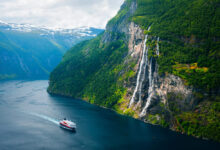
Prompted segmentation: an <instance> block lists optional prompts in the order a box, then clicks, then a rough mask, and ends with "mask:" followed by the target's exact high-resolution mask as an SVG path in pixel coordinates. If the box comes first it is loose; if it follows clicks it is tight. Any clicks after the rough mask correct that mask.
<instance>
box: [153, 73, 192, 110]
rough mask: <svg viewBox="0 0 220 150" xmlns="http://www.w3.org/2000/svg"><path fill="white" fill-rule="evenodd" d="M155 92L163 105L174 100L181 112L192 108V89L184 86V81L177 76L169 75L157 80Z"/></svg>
mask: <svg viewBox="0 0 220 150" xmlns="http://www.w3.org/2000/svg"><path fill="white" fill-rule="evenodd" d="M155 91H156V93H157V94H158V96H159V98H160V101H161V102H162V103H164V104H168V103H169V100H170V101H171V100H174V101H175V102H176V103H178V105H180V107H181V110H183V111H185V110H190V109H192V107H193V104H194V98H193V88H192V87H190V86H186V85H184V81H183V80H182V79H181V78H179V77H177V76H174V75H171V74H169V75H166V76H165V77H162V78H159V82H158V84H157V88H156V89H155ZM168 105H169V104H168Z"/></svg>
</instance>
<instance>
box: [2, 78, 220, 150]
mask: <svg viewBox="0 0 220 150" xmlns="http://www.w3.org/2000/svg"><path fill="white" fill-rule="evenodd" d="M47 86H48V81H47V80H40V81H4V82H0V133H1V136H0V149H1V150H11V149H16V150H29V149H32V150H35V149H46V150H47V149H48V150H60V149H74V150H81V149H85V150H93V149H94V150H97V149H98V150H99V149H100V150H104V149H107V150H108V149H109V150H112V149H122V150H123V149H126V150H127V149H135V150H138V149H141V150H142V149H146V150H154V149H163V150H177V149H184V150H185V149H187V150H189V149H193V150H196V149H200V150H202V149H204V150H206V149H209V150H212V149H219V148H220V145H219V144H218V143H215V142H211V141H205V140H200V139H196V138H193V137H190V136H185V135H181V134H179V133H176V132H172V131H170V130H168V129H164V128H160V127H158V126H152V125H149V124H145V123H143V122H141V121H139V120H135V119H132V118H129V117H125V116H121V115H118V114H116V113H115V112H113V111H111V110H108V109H103V108H100V107H98V106H95V105H91V104H88V103H86V102H84V101H81V100H76V99H70V98H64V97H59V96H51V95H49V94H48V93H47V92H46V89H47ZM63 117H67V118H68V119H70V120H72V121H74V122H75V123H76V124H77V130H76V132H69V131H66V130H64V129H62V128H60V127H59V125H58V121H59V120H60V119H62V118H63Z"/></svg>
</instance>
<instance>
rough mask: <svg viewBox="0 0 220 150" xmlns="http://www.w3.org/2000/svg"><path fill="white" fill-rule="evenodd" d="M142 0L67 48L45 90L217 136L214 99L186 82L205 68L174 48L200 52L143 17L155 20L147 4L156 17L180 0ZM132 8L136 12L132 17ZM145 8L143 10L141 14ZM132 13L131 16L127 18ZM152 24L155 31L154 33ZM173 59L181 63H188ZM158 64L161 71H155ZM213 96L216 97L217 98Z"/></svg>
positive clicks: (131, 0)
mask: <svg viewBox="0 0 220 150" xmlns="http://www.w3.org/2000/svg"><path fill="white" fill-rule="evenodd" d="M148 2H149V1H138V0H137V1H136V0H127V1H125V3H124V4H123V6H122V7H121V10H120V11H119V12H118V14H117V15H116V17H114V18H113V19H112V20H110V21H109V23H108V25H107V27H106V31H105V32H104V33H103V34H101V35H100V36H98V37H97V38H95V39H94V40H91V41H87V42H83V43H80V44H78V45H77V46H75V47H73V48H72V50H70V51H69V52H68V53H67V54H66V55H65V56H64V58H63V60H62V62H61V63H60V65H59V66H58V67H57V68H56V69H55V70H54V71H53V72H52V74H51V76H50V86H49V88H48V91H49V92H50V93H54V94H60V95H65V96H70V97H77V98H82V99H84V100H86V101H88V102H90V103H92V104H97V105H100V106H104V107H108V108H111V109H113V110H115V111H117V112H118V113H121V114H124V115H129V116H132V117H134V118H138V119H140V120H143V121H145V122H148V123H151V124H156V125H161V126H164V127H169V128H171V129H173V130H175V131H179V132H182V133H186V134H189V135H193V136H199V137H208V138H211V139H215V140H219V139H220V138H219V135H218V134H216V132H215V131H219V128H218V127H219V121H215V120H218V119H219V108H220V107H219V102H211V101H208V100H206V99H209V98H210V97H209V96H204V95H206V94H203V93H202V94H201V92H198V91H199V90H198V88H196V87H195V86H192V83H196V84H197V81H200V79H201V78H199V77H200V75H205V73H206V72H207V70H208V69H207V67H198V66H197V63H195V62H194V60H196V59H197V58H191V56H188V55H187V56H185V55H184V53H183V52H182V51H179V50H180V49H181V50H185V51H187V52H191V51H192V54H194V52H200V48H199V49H198V51H197V49H196V48H197V47H196V46H194V45H192V47H190V46H191V45H190V46H189V45H184V43H182V41H178V40H179V39H178V38H173V35H174V34H171V35H164V33H166V32H165V31H161V32H159V31H160V29H159V28H158V26H159V23H158V22H157V24H156V23H154V22H153V23H150V21H149V20H147V18H149V19H152V20H153V21H158V20H154V18H151V17H152V16H150V15H151V13H152V12H148V9H152V8H155V9H156V8H157V7H152V8H151V5H153V4H154V5H155V6H156V5H157V6H158V8H161V10H160V11H159V12H157V10H158V9H156V10H154V9H153V11H155V12H154V13H157V15H158V16H157V17H158V18H159V20H160V19H161V18H160V17H161V16H160V15H163V13H162V14H161V11H162V10H163V9H164V10H167V7H171V6H172V5H174V6H175V5H176V4H178V7H177V8H182V5H181V4H182V1H178V3H176V2H175V3H174V2H173V1H170V2H169V3H168V5H167V6H166V4H164V5H163V4H162V3H161V1H156V0H155V1H153V2H152V3H153V4H152V3H149V4H148ZM154 2H155V3H154ZM189 2H190V1H187V2H186V3H187V4H188V3H189ZM138 3H139V8H138ZM141 4H143V5H141ZM171 4H172V5H171ZM142 6H143V8H142ZM148 6H149V8H148ZM190 6H191V5H190ZM144 7H147V9H145V8H144ZM170 9H171V8H170ZM140 10H141V11H140ZM137 11H139V13H140V14H138V15H137V14H136V12H137ZM145 12H148V13H146V14H145V15H143V14H144V13H145ZM175 12H176V9H175ZM133 15H136V17H135V18H132V16H133ZM141 15H143V16H141ZM169 15H170V14H168V15H167V16H169ZM172 15H173V14H172ZM149 16H150V17H149ZM167 16H165V17H167ZM172 19H173V18H172ZM135 20H136V21H135ZM137 20H138V21H137ZM152 20H151V21H152ZM160 21H161V20H160ZM172 21H173V20H172ZM181 21H182V20H181ZM137 22H140V23H139V24H138V23H137ZM164 22H165V23H164ZM164 22H162V23H161V24H162V25H161V27H164V26H163V25H164V24H166V23H167V22H166V20H165V21H164ZM163 23H164V24H163ZM140 24H142V26H140ZM143 25H144V26H143ZM146 25H148V27H145V26H146ZM155 26H157V27H156V29H158V31H155ZM167 26H168V27H169V25H167ZM172 27H173V26H172ZM172 27H169V28H167V29H169V30H171V29H170V28H172ZM153 30H154V31H153ZM171 31H172V33H174V31H173V30H171ZM166 34H168V33H166ZM178 34H179V33H178ZM178 34H177V35H178ZM159 36H160V37H159ZM176 48H177V49H178V50H177V49H176ZM177 52H178V53H177ZM176 53H177V55H176ZM173 55H175V57H174V58H172V56H173ZM182 56H184V59H182ZM166 57H167V58H166ZM176 58H178V59H176ZM169 60H171V61H172V62H169ZM175 61H177V62H175ZM178 61H179V62H182V63H185V61H187V63H188V64H181V63H178ZM190 61H192V62H190ZM189 63H190V64H189ZM159 64H162V65H159ZM175 64H176V65H175ZM162 67H163V69H162V70H163V73H161V70H160V69H161V68H162ZM173 67H175V68H174V69H173ZM164 68H165V69H164ZM166 68H167V69H168V70H166ZM175 69H179V70H175ZM181 69H182V70H181ZM175 71H176V72H175ZM184 71H185V72H184ZM181 73H183V74H181ZM188 73H189V74H188ZM200 73H201V74H200ZM174 74H176V75H174ZM178 75H179V76H178ZM190 75H193V77H194V78H191V76H190ZM210 75H212V74H210ZM180 77H181V78H180ZM186 79H189V81H192V80H191V79H196V80H197V81H196V82H194V80H193V82H191V84H189V82H187V80H186ZM198 79H199V80H198ZM213 99H214V100H213V101H218V97H217V98H216V99H215V98H213ZM207 110H210V111H207ZM213 120H214V121H213Z"/></svg>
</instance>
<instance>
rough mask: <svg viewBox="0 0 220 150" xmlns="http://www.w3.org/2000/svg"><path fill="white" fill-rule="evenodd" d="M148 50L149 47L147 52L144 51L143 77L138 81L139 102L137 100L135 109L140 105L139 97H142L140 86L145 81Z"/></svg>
mask: <svg viewBox="0 0 220 150" xmlns="http://www.w3.org/2000/svg"><path fill="white" fill-rule="evenodd" d="M145 48H146V45H145ZM148 49H149V47H147V51H146V55H145V58H144V60H145V62H146V63H145V64H144V70H143V76H142V78H141V81H140V88H139V100H138V103H137V105H136V107H137V106H138V105H139V104H140V103H141V96H142V84H143V82H144V80H145V74H146V65H147V62H148Z"/></svg>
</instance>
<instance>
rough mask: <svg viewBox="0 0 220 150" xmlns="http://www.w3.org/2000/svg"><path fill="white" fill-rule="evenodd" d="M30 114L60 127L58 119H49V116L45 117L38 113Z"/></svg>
mask: <svg viewBox="0 0 220 150" xmlns="http://www.w3.org/2000/svg"><path fill="white" fill-rule="evenodd" d="M30 114H31V115H33V116H37V117H39V118H42V119H44V120H47V121H50V122H52V123H54V124H56V125H59V121H57V120H56V119H53V118H51V117H48V116H45V115H42V114H37V113H30Z"/></svg>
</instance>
